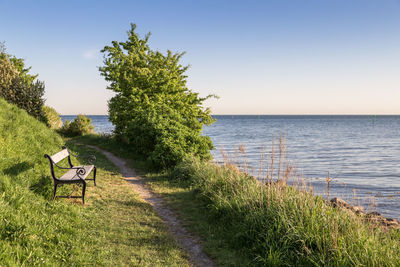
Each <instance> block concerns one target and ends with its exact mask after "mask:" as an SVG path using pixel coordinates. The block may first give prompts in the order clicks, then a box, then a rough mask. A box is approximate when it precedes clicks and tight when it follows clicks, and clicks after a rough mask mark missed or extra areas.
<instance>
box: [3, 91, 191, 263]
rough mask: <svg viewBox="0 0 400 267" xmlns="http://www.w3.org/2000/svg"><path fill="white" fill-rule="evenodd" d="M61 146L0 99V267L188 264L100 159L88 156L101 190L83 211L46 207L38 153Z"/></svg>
mask: <svg viewBox="0 0 400 267" xmlns="http://www.w3.org/2000/svg"><path fill="white" fill-rule="evenodd" d="M63 144H64V141H63V139H62V138H61V137H60V136H58V135H57V134H56V133H55V132H54V131H51V130H49V129H48V128H47V127H46V126H45V125H44V124H43V123H40V122H38V121H36V120H35V119H34V118H32V117H30V116H28V115H27V114H26V113H25V112H24V111H22V110H19V109H18V108H16V107H15V106H13V105H9V104H7V103H6V102H5V101H3V100H2V99H0V265H2V266H32V265H47V266H58V265H68V266H81V265H112V264H117V265H128V264H129V265H134V266H138V265H140V266H165V265H183V266H185V265H188V261H187V259H186V257H185V255H183V253H182V252H181V250H180V249H179V248H178V247H177V245H176V244H175V242H174V241H173V239H172V238H171V236H170V235H169V234H168V233H167V231H166V229H165V227H164V226H163V224H162V222H161V220H160V218H159V217H158V216H157V215H156V214H155V213H154V211H153V210H152V209H151V207H150V206H149V205H148V204H147V203H144V202H143V201H141V200H140V199H139V197H138V196H137V195H136V194H135V193H133V192H132V190H131V188H130V187H129V185H128V183H127V182H125V181H124V180H123V179H122V177H121V176H120V175H119V174H118V172H117V171H116V168H115V167H114V166H113V165H111V163H109V162H108V161H107V160H106V159H105V158H104V157H103V156H102V155H101V154H98V153H96V152H94V151H90V152H91V153H92V154H96V157H97V163H96V165H97V166H98V167H99V170H98V186H97V187H94V186H93V185H92V184H91V183H90V184H89V187H88V188H87V197H86V200H87V205H86V206H85V207H83V206H82V205H81V204H80V202H79V201H78V200H77V201H74V200H57V201H50V200H49V199H50V197H51V194H52V181H51V178H50V172H49V165H48V164H49V163H48V161H47V159H45V158H44V157H43V154H45V153H48V154H53V153H55V152H57V151H59V150H60V148H61V146H62V145H63ZM68 145H69V146H70V147H71V148H72V149H73V151H75V152H77V153H81V154H83V153H87V152H88V149H86V148H81V147H77V146H73V145H72V144H68ZM75 163H78V162H75ZM64 164H65V162H64ZM70 189H71V187H68V186H64V187H63V188H62V190H61V191H60V192H59V193H62V191H64V193H65V192H68V191H69V190H70Z"/></svg>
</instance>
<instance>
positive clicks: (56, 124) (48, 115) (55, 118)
mask: <svg viewBox="0 0 400 267" xmlns="http://www.w3.org/2000/svg"><path fill="white" fill-rule="evenodd" d="M42 112H43V118H44V122H45V123H46V124H47V126H48V127H49V128H51V129H60V128H61V126H62V125H63V123H62V120H61V118H60V114H58V113H57V111H56V110H55V109H54V108H52V107H49V106H43V107H42Z"/></svg>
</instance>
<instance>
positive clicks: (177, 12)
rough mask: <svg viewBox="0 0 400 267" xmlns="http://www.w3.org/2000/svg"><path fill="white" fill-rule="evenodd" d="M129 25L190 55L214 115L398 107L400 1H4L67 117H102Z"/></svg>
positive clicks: (2, 15) (9, 27)
mask: <svg viewBox="0 0 400 267" xmlns="http://www.w3.org/2000/svg"><path fill="white" fill-rule="evenodd" d="M131 22H134V23H136V24H137V25H138V31H139V33H141V34H145V33H146V32H148V31H151V32H152V37H151V39H150V45H151V47H152V48H153V49H159V50H161V51H166V50H167V49H170V50H172V51H186V52H187V54H186V56H185V57H184V63H185V64H190V65H191V66H192V67H191V69H190V71H189V72H188V75H189V78H188V81H189V86H190V88H191V89H193V90H194V91H198V92H200V93H201V94H202V95H206V94H208V93H215V94H217V95H219V96H220V99H219V100H217V101H215V100H212V101H209V102H208V103H207V105H209V106H211V108H212V111H213V113H214V114H400V1H398V0H375V1H368V0H331V1H322V0H304V1H300V0H292V1H285V0H275V1H222V0H213V1H41V0H36V1H18V0H13V1H11V0H0V41H5V42H6V47H7V49H8V52H9V53H11V54H15V55H17V56H18V57H23V58H25V59H26V63H27V64H28V65H30V66H32V72H33V73H38V74H39V79H41V80H43V81H45V84H46V98H47V102H46V103H47V104H48V105H50V106H53V107H55V108H56V109H57V110H58V111H59V112H60V113H62V114H77V113H85V114H106V113H107V99H109V98H110V97H111V96H112V93H111V92H110V91H108V90H106V86H107V83H106V82H105V81H104V80H103V78H102V77H101V76H100V75H99V72H98V66H100V65H101V64H102V56H101V54H100V52H99V50H100V49H101V48H102V47H104V46H105V45H108V44H109V43H110V42H111V41H113V40H119V41H123V40H126V31H127V30H128V29H129V25H130V23H131Z"/></svg>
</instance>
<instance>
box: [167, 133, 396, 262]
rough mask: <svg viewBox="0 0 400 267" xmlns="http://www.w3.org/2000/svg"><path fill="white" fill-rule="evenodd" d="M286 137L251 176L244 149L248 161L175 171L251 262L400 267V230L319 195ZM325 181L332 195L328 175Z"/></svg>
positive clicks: (191, 163) (186, 165) (190, 164)
mask: <svg viewBox="0 0 400 267" xmlns="http://www.w3.org/2000/svg"><path fill="white" fill-rule="evenodd" d="M284 141H285V138H284V136H282V135H281V136H280V138H279V144H278V151H276V148H275V145H274V143H272V146H271V150H270V151H269V152H268V153H265V150H264V151H263V152H262V154H261V156H260V162H259V166H260V169H259V170H258V171H257V172H255V174H258V177H255V176H254V175H249V173H246V171H248V170H249V168H248V166H247V164H246V162H247V161H246V155H245V149H243V147H241V148H239V153H236V155H237V156H239V157H241V158H239V159H231V158H227V161H226V162H225V164H224V165H222V166H221V165H218V164H215V163H209V162H200V161H197V160H195V159H191V160H187V161H185V162H183V163H182V164H180V165H179V166H178V167H177V168H176V169H175V171H174V174H175V175H174V177H180V176H182V174H183V173H186V174H188V175H186V176H185V177H186V179H187V180H189V181H190V184H191V188H192V190H193V192H195V195H196V197H195V199H196V201H200V202H201V203H202V204H201V205H202V207H203V208H204V210H205V211H206V213H207V215H208V220H209V223H210V225H213V226H212V227H218V229H220V231H221V232H222V233H221V234H222V235H223V236H224V239H225V240H226V241H227V243H228V244H229V246H230V247H231V248H232V249H234V250H238V251H240V252H241V253H243V254H244V255H247V256H248V258H250V259H251V264H252V265H260V266H265V265H267V266H269V265H271V266H280V265H282V266H292V265H300V266H321V265H324V266H325V265H326V266H348V265H351V266H353V265H356V266H393V265H399V264H400V243H399V240H400V239H399V238H400V232H399V230H397V229H383V228H379V227H373V225H371V224H369V223H368V222H366V221H365V220H363V219H362V218H360V217H359V216H357V215H355V214H354V213H352V212H349V211H347V210H343V209H338V208H334V207H332V206H331V205H330V204H329V203H328V202H327V201H326V200H324V199H323V198H322V197H321V196H314V194H313V189H312V186H310V185H308V184H307V182H306V181H305V179H302V178H301V176H300V175H298V174H299V173H298V172H297V171H296V168H295V166H294V164H292V163H291V162H290V161H289V160H288V157H287V156H286V154H285V152H286V146H285V143H284ZM225 156H227V154H225ZM276 157H277V159H276ZM232 162H239V163H241V164H240V165H239V166H235V165H233V164H232ZM239 167H240V168H239ZM265 167H266V168H265ZM261 168H265V170H264V169H261ZM239 169H240V170H241V171H239ZM253 174H254V173H253ZM326 181H327V194H328V197H329V191H330V182H331V181H332V180H331V178H330V175H329V174H328V177H327V179H326ZM289 184H290V185H289Z"/></svg>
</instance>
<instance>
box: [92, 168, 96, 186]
mask: <svg viewBox="0 0 400 267" xmlns="http://www.w3.org/2000/svg"><path fill="white" fill-rule="evenodd" d="M96 172H97V169H96V166H95V167H94V170H93V182H94V186H96Z"/></svg>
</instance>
